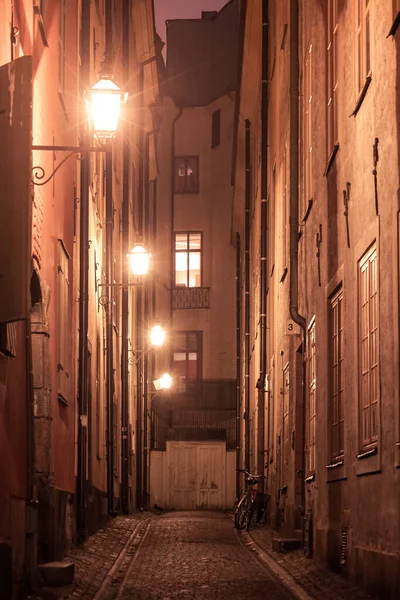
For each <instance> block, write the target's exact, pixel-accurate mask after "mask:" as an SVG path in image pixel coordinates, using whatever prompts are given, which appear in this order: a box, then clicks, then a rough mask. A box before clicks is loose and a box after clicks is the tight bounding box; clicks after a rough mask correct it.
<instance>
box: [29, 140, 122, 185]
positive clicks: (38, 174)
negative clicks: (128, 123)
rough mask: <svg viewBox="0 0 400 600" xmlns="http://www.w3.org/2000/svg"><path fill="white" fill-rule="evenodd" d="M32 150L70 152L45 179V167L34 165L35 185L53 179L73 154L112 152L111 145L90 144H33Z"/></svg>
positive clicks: (43, 183) (33, 180)
mask: <svg viewBox="0 0 400 600" xmlns="http://www.w3.org/2000/svg"><path fill="white" fill-rule="evenodd" d="M32 150H36V151H43V152H53V153H54V152H68V153H69V154H68V155H67V156H66V157H65V158H63V159H62V161H61V162H60V164H58V165H57V166H56V168H55V169H54V171H53V172H52V173H51V174H50V175H49V176H48V177H47V178H46V179H45V177H46V172H45V170H44V168H43V167H41V166H40V165H36V166H34V167H32V173H33V176H34V178H33V179H32V183H33V185H46V183H48V182H49V181H50V180H51V179H53V177H54V175H55V174H56V173H57V171H58V170H59V169H60V168H61V167H62V165H63V164H64V163H66V162H67V160H69V159H70V158H71V156H74V155H79V154H84V153H86V152H87V153H90V152H106V153H107V152H111V146H109V147H106V146H101V147H97V146H88V147H84V146H32ZM77 158H78V159H79V158H80V157H79V156H78V157H77ZM42 179H44V181H42Z"/></svg>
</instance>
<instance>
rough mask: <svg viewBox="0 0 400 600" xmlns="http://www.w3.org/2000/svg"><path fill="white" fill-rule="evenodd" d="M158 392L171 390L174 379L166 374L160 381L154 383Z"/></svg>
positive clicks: (156, 380)
mask: <svg viewBox="0 0 400 600" xmlns="http://www.w3.org/2000/svg"><path fill="white" fill-rule="evenodd" d="M153 383H154V387H155V388H156V390H157V391H158V390H169V388H170V387H171V383H172V377H171V375H169V373H164V375H161V377H160V378H159V379H155V380H154V381H153Z"/></svg>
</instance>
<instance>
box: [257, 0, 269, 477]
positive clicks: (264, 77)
mask: <svg viewBox="0 0 400 600" xmlns="http://www.w3.org/2000/svg"><path fill="white" fill-rule="evenodd" d="M267 140H268V0H263V2H262V53H261V219H260V238H261V246H260V319H259V320H260V377H259V380H258V382H257V389H258V472H259V473H263V472H264V462H265V458H264V457H265V448H264V446H265V439H264V438H265V379H266V376H267V251H268V230H267V215H268V199H267V194H268V143H267ZM262 487H264V481H263V482H262Z"/></svg>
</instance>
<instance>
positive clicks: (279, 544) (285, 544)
mask: <svg viewBox="0 0 400 600" xmlns="http://www.w3.org/2000/svg"><path fill="white" fill-rule="evenodd" d="M300 548H301V540H299V539H298V538H297V537H290V538H289V537H281V536H275V537H273V538H272V549H273V550H275V552H290V551H291V550H299V549H300Z"/></svg>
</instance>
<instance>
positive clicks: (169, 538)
mask: <svg viewBox="0 0 400 600" xmlns="http://www.w3.org/2000/svg"><path fill="white" fill-rule="evenodd" d="M133 561H134V562H133V563H132V565H131V566H130V567H128V570H127V574H126V579H125V581H124V583H123V584H122V585H120V587H119V590H117V591H116V590H113V591H111V592H110V593H109V595H108V596H107V600H111V599H113V600H114V599H115V598H119V599H120V600H122V599H123V600H177V599H185V600H186V599H192V598H193V599H195V600H211V599H212V600H228V599H229V600H242V599H243V600H245V599H246V600H248V599H249V598H251V599H252V600H258V599H260V600H261V599H264V598H268V600H287V599H289V598H290V597H291V596H289V595H288V593H287V592H286V591H285V590H284V589H283V588H282V587H281V586H280V584H279V583H277V582H276V581H275V580H274V579H273V578H272V577H271V576H270V574H269V573H268V571H267V570H266V569H265V568H264V567H262V566H261V565H260V564H259V563H258V562H257V561H256V560H255V559H254V557H253V556H252V555H251V553H250V552H248V551H247V550H246V549H245V548H243V546H241V545H240V544H239V543H238V541H237V539H236V535H235V531H234V529H233V526H232V521H231V519H230V518H229V516H228V515H222V514H221V513H212V512H180V513H168V514H165V515H163V516H162V517H160V518H159V519H157V520H154V521H152V522H151V524H150V526H149V529H148V531H147V533H145V534H144V536H143V541H142V544H141V546H140V549H139V551H138V554H137V556H136V557H134V559H133Z"/></svg>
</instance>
